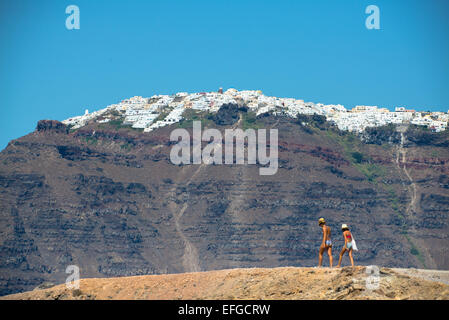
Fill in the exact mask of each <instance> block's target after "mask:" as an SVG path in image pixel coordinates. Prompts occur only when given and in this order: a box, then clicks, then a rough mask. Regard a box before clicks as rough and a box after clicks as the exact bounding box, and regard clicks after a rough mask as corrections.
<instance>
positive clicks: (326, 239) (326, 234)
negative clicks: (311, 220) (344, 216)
mask: <svg viewBox="0 0 449 320" xmlns="http://www.w3.org/2000/svg"><path fill="white" fill-rule="evenodd" d="M318 225H319V226H320V227H321V229H322V230H323V241H322V242H321V246H320V251H319V258H318V267H321V265H322V262H323V253H324V251H326V250H327V255H328V256H329V265H330V267H331V268H332V240H331V228H330V227H328V226H327V225H326V221H325V220H324V218H320V219H319V220H318Z"/></svg>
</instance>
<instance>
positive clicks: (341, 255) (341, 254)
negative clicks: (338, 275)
mask: <svg viewBox="0 0 449 320" xmlns="http://www.w3.org/2000/svg"><path fill="white" fill-rule="evenodd" d="M345 251H346V248H345V247H343V249H341V252H340V257H339V258H338V265H337V268H340V266H341V260H342V259H343V255H344V254H345Z"/></svg>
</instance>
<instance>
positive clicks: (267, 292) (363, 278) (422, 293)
mask: <svg viewBox="0 0 449 320" xmlns="http://www.w3.org/2000/svg"><path fill="white" fill-rule="evenodd" d="M368 276H369V275H368V274H367V273H366V268H365V267H356V268H355V269H352V268H350V267H344V268H341V269H336V268H334V269H330V268H320V269H318V268H296V267H283V268H266V269H265V268H253V269H229V270H218V271H207V272H193V273H183V274H167V275H148V276H135V277H120V278H91V279H81V280H80V288H79V289H78V290H76V289H75V290H70V289H67V288H66V286H65V284H61V285H57V286H54V287H52V288H48V289H35V290H33V291H29V292H24V293H19V294H13V295H8V296H4V297H2V298H1V299H24V300H28V299H33V300H41V299H46V300H54V299H55V300H58V299H100V300H109V299H332V300H333V299H432V300H433V299H449V271H436V270H419V269H389V268H381V269H380V275H379V285H378V288H377V289H368V288H367V285H366V284H367V279H369V278H368Z"/></svg>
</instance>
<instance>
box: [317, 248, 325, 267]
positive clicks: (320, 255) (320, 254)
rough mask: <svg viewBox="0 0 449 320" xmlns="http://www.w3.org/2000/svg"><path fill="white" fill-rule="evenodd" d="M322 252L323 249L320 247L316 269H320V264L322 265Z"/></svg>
mask: <svg viewBox="0 0 449 320" xmlns="http://www.w3.org/2000/svg"><path fill="white" fill-rule="evenodd" d="M323 252H324V248H323V247H320V253H319V254H318V267H321V264H322V263H323Z"/></svg>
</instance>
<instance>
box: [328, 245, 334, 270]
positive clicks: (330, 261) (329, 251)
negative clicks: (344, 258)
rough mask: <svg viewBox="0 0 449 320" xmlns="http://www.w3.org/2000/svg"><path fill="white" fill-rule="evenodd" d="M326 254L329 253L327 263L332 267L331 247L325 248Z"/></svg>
mask: <svg viewBox="0 0 449 320" xmlns="http://www.w3.org/2000/svg"><path fill="white" fill-rule="evenodd" d="M327 254H328V255H329V265H330V267H331V268H332V262H333V259H332V247H329V248H328V249H327Z"/></svg>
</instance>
